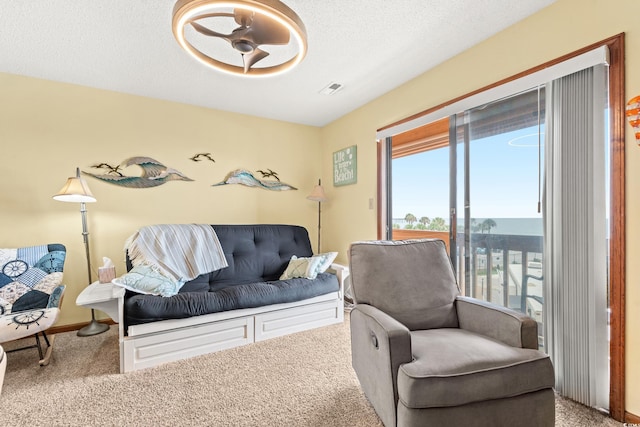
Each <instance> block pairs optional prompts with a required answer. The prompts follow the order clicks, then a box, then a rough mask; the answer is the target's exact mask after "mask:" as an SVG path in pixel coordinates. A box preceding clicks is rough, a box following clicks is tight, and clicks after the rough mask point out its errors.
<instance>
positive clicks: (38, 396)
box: [0, 322, 622, 427]
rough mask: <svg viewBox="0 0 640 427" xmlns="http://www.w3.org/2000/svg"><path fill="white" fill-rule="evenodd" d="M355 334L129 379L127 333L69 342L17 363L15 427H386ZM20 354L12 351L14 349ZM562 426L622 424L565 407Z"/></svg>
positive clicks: (343, 332) (12, 381)
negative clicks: (355, 362) (124, 355)
mask: <svg viewBox="0 0 640 427" xmlns="http://www.w3.org/2000/svg"><path fill="white" fill-rule="evenodd" d="M349 345H350V344H349V327H348V323H346V322H345V324H344V325H333V326H329V327H324V328H320V329H316V330H313V331H307V332H303V333H298V334H294V335H290V336H286V337H281V338H276V339H273V340H269V341H265V342H261V343H256V344H251V345H248V346H245V347H240V348H236V349H232V350H227V351H223V352H219V353H214V354H210V355H206V356H200V357H196V358H193V359H190V360H186V361H181V362H175V363H169V364H166V365H163V366H158V367H156V368H152V369H147V370H143V371H138V372H134V373H130V374H119V373H118V366H119V361H118V360H119V359H118V337H117V329H116V327H114V326H112V327H111V330H110V331H108V332H106V333H104V334H101V335H97V336H94V337H86V338H80V337H77V336H76V335H75V333H72V332H69V333H64V334H59V335H58V336H57V337H56V343H55V350H54V353H53V356H52V361H51V364H50V365H49V366H47V367H42V368H41V367H39V366H38V364H37V351H36V350H27V351H21V352H17V353H11V354H9V355H8V365H7V373H6V377H5V382H4V388H3V391H2V395H1V396H0V412H1V415H0V419H1V420H2V424H3V425H7V426H45V425H46V426H89V425H100V426H177V425H181V426H225V427H227V426H287V427H289V426H327V427H329V426H331V427H340V426H345V427H346V426H349V427H357V426H362V427H375V426H382V423H381V422H380V420H379V419H378V417H377V416H376V414H375V412H374V411H373V409H372V408H371V406H370V405H369V403H368V402H367V400H366V398H365V397H364V395H363V394H362V392H361V391H360V388H359V385H358V381H357V379H356V377H355V374H354V373H353V370H352V369H351V362H350V347H349ZM6 347H7V348H8V347H10V346H9V345H7V346H6ZM556 411H557V422H556V425H557V426H567V427H569V426H580V427H582V426H621V425H622V424H620V423H617V422H614V421H613V420H611V419H609V418H607V417H605V416H603V415H601V414H599V413H598V412H596V411H593V410H591V409H588V408H585V407H583V406H581V405H578V404H576V403H574V402H571V401H569V400H566V399H561V398H558V399H557V404H556Z"/></svg>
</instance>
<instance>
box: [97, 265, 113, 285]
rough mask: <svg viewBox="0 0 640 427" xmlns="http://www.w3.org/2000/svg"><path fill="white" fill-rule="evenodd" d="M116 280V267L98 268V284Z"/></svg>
mask: <svg viewBox="0 0 640 427" xmlns="http://www.w3.org/2000/svg"><path fill="white" fill-rule="evenodd" d="M115 278H116V267H115V266H114V267H99V268H98V280H100V283H111V281H112V280H113V279H115Z"/></svg>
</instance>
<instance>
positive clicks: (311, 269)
mask: <svg viewBox="0 0 640 427" xmlns="http://www.w3.org/2000/svg"><path fill="white" fill-rule="evenodd" d="M319 264H320V259H319V258H315V257H311V258H298V257H297V256H295V255H293V256H292V257H291V260H289V265H287V269H286V270H285V271H284V273H282V276H280V280H287V279H293V278H295V277H304V278H306V279H315V278H316V276H317V275H318V265H319Z"/></svg>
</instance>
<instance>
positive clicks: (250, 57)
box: [242, 48, 269, 74]
mask: <svg viewBox="0 0 640 427" xmlns="http://www.w3.org/2000/svg"><path fill="white" fill-rule="evenodd" d="M267 56H269V52H265V51H264V50H262V49H259V48H255V49H254V50H253V52H251V53H245V54H244V55H242V61H243V62H244V72H245V74H246V73H248V72H249V70H250V69H251V67H253V65H254V64H255V63H256V62H258V61H260V60H261V59H264V58H266V57H267Z"/></svg>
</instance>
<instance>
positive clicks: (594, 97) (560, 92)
mask: <svg viewBox="0 0 640 427" xmlns="http://www.w3.org/2000/svg"><path fill="white" fill-rule="evenodd" d="M546 103H547V105H546V111H547V115H546V135H545V140H546V141H545V184H544V192H545V196H544V215H543V216H544V242H545V243H544V252H545V262H544V281H545V293H544V304H545V312H544V316H545V322H544V324H545V349H546V350H547V352H548V353H549V355H550V356H551V359H552V361H553V364H554V367H555V372H556V390H557V391H558V393H560V394H562V395H564V396H567V397H569V398H571V399H574V400H576V401H578V402H581V403H583V404H586V405H589V406H592V407H597V408H604V409H608V407H609V401H608V396H609V360H608V357H609V343H608V337H607V330H608V325H607V323H608V319H607V287H608V286H607V281H608V275H607V265H608V260H607V223H606V217H607V215H606V209H607V203H606V197H607V193H606V184H605V183H606V176H605V171H606V164H605V158H606V156H605V138H606V134H605V114H606V111H607V68H606V65H596V66H594V67H591V68H588V69H585V70H582V71H579V72H576V73H573V74H570V75H568V76H565V77H562V78H559V79H556V80H554V81H552V82H551V83H549V84H547V87H546Z"/></svg>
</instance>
